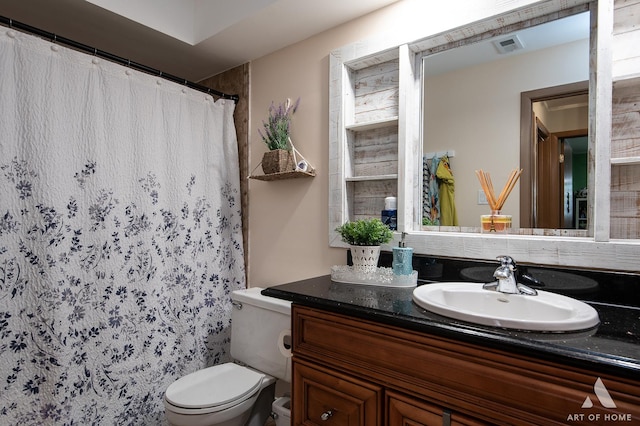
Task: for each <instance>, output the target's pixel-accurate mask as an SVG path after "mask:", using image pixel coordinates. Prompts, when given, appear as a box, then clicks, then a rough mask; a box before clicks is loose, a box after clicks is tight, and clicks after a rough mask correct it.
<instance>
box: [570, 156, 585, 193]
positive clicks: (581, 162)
mask: <svg viewBox="0 0 640 426" xmlns="http://www.w3.org/2000/svg"><path fill="white" fill-rule="evenodd" d="M586 187H587V154H574V155H573V191H574V192H576V191H580V190H581V189H582V188H586Z"/></svg>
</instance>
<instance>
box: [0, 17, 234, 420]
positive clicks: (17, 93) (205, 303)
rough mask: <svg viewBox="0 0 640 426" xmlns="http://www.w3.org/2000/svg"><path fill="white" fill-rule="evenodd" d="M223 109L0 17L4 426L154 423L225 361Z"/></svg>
mask: <svg viewBox="0 0 640 426" xmlns="http://www.w3.org/2000/svg"><path fill="white" fill-rule="evenodd" d="M234 107H235V106H234V103H233V102H231V101H224V100H218V101H215V102H214V100H213V99H212V98H211V97H210V96H208V95H205V94H203V93H200V92H195V91H192V90H190V89H186V88H183V87H182V86H179V85H176V84H173V83H171V82H168V81H166V80H161V79H158V78H156V77H152V76H149V75H146V74H143V73H140V72H136V71H132V70H130V69H128V68H126V67H122V66H119V65H116V64H113V63H110V62H108V61H106V60H103V59H99V58H95V57H92V56H91V55H86V54H83V53H79V52H76V51H74V50H71V49H67V48H64V47H61V46H58V45H56V44H54V43H51V42H48V41H44V40H41V39H38V38H36V37H33V36H30V35H27V34H23V33H20V32H16V31H14V30H11V29H8V28H2V27H0V336H1V337H2V339H1V341H0V424H2V425H5V424H6V425H158V424H163V423H164V420H163V418H164V408H163V404H162V396H163V393H164V391H165V389H166V388H167V386H169V384H171V383H172V382H173V381H174V380H176V379H177V378H178V377H180V376H183V375H185V374H187V373H189V372H191V371H195V370H197V369H200V368H203V367H205V366H209V365H213V364H216V363H219V362H223V361H226V360H228V358H229V356H228V344H229V338H230V335H229V323H230V309H231V303H230V292H231V291H233V290H235V289H239V288H243V287H244V286H245V282H244V266H243V265H244V262H243V247H242V234H241V232H242V231H241V218H240V198H239V177H238V158H237V156H238V154H237V145H236V136H235V129H234V125H233V118H232V114H233V110H234Z"/></svg>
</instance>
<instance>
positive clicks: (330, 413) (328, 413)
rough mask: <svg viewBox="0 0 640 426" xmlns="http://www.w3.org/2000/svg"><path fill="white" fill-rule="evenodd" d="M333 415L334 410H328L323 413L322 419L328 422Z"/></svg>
mask: <svg viewBox="0 0 640 426" xmlns="http://www.w3.org/2000/svg"><path fill="white" fill-rule="evenodd" d="M331 416H333V411H331V410H327V411H325V412H324V413H322V415H321V416H320V419H322V420H323V421H325V422H326V421H327V420H329V419H330V418H331Z"/></svg>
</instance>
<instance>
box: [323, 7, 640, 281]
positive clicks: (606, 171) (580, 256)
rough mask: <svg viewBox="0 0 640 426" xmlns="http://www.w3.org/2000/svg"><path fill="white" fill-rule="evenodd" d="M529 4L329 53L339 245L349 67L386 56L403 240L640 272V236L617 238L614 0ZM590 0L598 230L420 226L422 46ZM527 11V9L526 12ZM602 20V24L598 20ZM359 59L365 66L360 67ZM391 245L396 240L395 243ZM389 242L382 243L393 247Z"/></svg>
mask: <svg viewBox="0 0 640 426" xmlns="http://www.w3.org/2000/svg"><path fill="white" fill-rule="evenodd" d="M529 3H530V4H529V5H528V6H525V7H523V8H519V9H517V10H507V11H505V13H503V14H500V19H499V20H498V19H496V18H495V17H494V18H487V19H483V20H481V21H477V22H475V23H472V24H470V25H467V26H465V27H464V31H460V28H459V29H458V30H455V29H454V30H452V31H449V32H444V33H440V34H438V35H430V36H429V37H426V38H423V39H420V40H418V41H413V42H404V43H403V42H401V41H399V40H395V43H394V41H390V40H389V39H385V40H379V39H378V40H370V41H362V42H358V43H354V44H352V45H349V46H345V47H343V48H341V49H338V50H336V51H334V52H332V54H331V56H330V65H331V68H330V79H331V80H330V92H331V95H330V100H329V105H330V117H329V119H330V141H329V142H330V148H329V154H330V157H329V158H330V161H329V163H330V169H329V173H330V175H329V241H330V246H332V247H347V246H346V245H345V244H344V243H342V242H341V241H340V239H339V236H338V235H337V233H336V232H335V228H336V227H337V226H339V225H340V224H342V223H344V222H345V221H346V220H347V219H348V211H347V207H346V203H347V200H346V197H347V194H346V186H345V179H344V178H345V170H344V169H345V167H344V161H345V160H346V159H347V158H348V153H346V152H345V143H344V142H345V138H346V135H345V130H344V126H343V124H344V122H345V102H344V96H343V94H344V93H345V91H348V89H347V88H346V83H347V81H348V78H347V72H348V71H347V68H348V67H353V66H363V65H362V64H364V63H369V64H371V63H375V62H376V61H379V62H383V61H385V60H389V59H390V58H399V75H400V87H399V106H398V109H399V111H398V116H399V120H398V219H397V220H398V231H399V232H398V233H396V236H395V238H394V241H396V242H397V241H398V240H399V237H400V232H406V236H405V242H406V244H407V246H409V247H413V249H414V252H415V253H417V254H423V255H432V256H442V257H454V258H470V259H486V260H493V259H495V258H496V257H497V256H499V255H504V254H507V255H510V256H512V257H513V258H515V259H516V260H518V261H521V262H525V263H533V264H542V265H553V266H571V267H576V268H588V269H604V270H615V271H627V272H638V269H639V268H638V261H639V260H640V240H610V238H609V228H610V223H609V221H610V218H609V215H610V199H609V197H610V183H611V165H610V144H609V141H610V140H611V126H612V122H611V114H610V112H611V103H612V101H611V99H612V29H613V2H611V1H599V2H589V1H586V0H572V1H561V0H549V1H544V2H535V1H531V2H529ZM585 5H588V6H589V7H590V9H591V11H592V32H591V33H592V34H591V41H592V43H593V44H594V46H596V48H595V49H592V51H594V50H595V51H596V52H597V55H596V57H595V58H594V57H592V59H591V69H590V90H589V92H590V94H589V96H590V123H589V134H590V146H589V158H590V161H591V162H592V163H593V164H591V169H590V170H593V172H592V173H590V175H589V185H588V187H589V191H590V193H589V198H590V199H591V200H594V202H593V203H591V204H590V206H589V209H590V212H589V213H590V216H589V217H590V218H591V221H592V223H593V224H594V225H593V228H592V229H591V230H590V237H588V238H583V237H563V236H541V235H527V236H521V235H487V234H480V233H462V232H439V231H421V224H420V222H421V207H420V202H419V200H420V199H421V198H420V190H421V188H420V183H419V182H418V176H419V173H421V170H416V168H417V167H418V164H417V163H418V162H417V161H416V160H415V159H416V158H422V155H421V153H422V138H421V122H422V120H421V111H422V110H421V91H422V89H421V87H422V81H421V77H420V72H421V62H422V60H421V59H422V56H423V55H422V52H425V51H426V50H428V49H430V48H434V47H438V46H442V45H445V44H447V43H450V42H451V35H452V34H457V35H458V38H459V39H462V38H466V37H468V36H469V34H474V33H475V34H480V33H483V32H487V31H489V30H490V29H495V28H498V27H500V26H501V25H506V24H510V23H517V22H519V21H521V18H519V17H520V16H527V18H532V17H542V16H548V15H549V14H551V13H555V12H559V11H560V10H561V8H563V10H566V8H574V7H575V8H580V7H584V6H585ZM523 9H526V15H525V14H522V11H523ZM596 22H597V25H595V23H596ZM358 64H360V65H358ZM394 244H395V243H392V244H391V245H394ZM391 245H389V246H386V247H383V249H386V250H390V247H391Z"/></svg>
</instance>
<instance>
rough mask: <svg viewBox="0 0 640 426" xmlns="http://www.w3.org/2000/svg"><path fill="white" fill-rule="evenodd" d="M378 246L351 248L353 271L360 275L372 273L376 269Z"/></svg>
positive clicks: (378, 254) (378, 255) (378, 253)
mask: <svg viewBox="0 0 640 426" xmlns="http://www.w3.org/2000/svg"><path fill="white" fill-rule="evenodd" d="M379 257H380V246H354V245H352V246H351V259H352V260H353V269H354V271H356V272H361V273H365V274H368V273H373V272H375V271H376V269H377V268H378V258H379Z"/></svg>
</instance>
